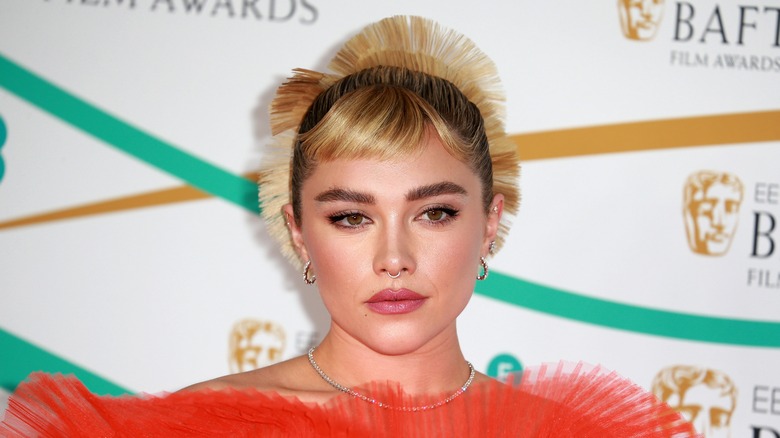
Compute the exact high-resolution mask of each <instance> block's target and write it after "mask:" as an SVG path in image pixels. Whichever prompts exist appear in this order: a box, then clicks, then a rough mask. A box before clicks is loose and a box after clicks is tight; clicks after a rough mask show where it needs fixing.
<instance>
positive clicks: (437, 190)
mask: <svg viewBox="0 0 780 438" xmlns="http://www.w3.org/2000/svg"><path fill="white" fill-rule="evenodd" d="M468 194H469V193H468V192H467V191H466V189H464V188H463V187H461V186H459V185H458V184H455V183H454V182H449V181H443V182H440V183H435V184H429V185H427V186H422V187H417V188H415V189H412V190H410V191H409V192H408V193H407V194H406V200H407V201H417V200H419V199H425V198H431V197H434V196H439V195H463V196H466V195H468Z"/></svg>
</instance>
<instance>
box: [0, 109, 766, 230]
mask: <svg viewBox="0 0 780 438" xmlns="http://www.w3.org/2000/svg"><path fill="white" fill-rule="evenodd" d="M511 138H512V140H514V141H515V143H517V144H518V145H519V146H518V148H519V149H520V158H521V160H522V161H532V160H542V159H549V158H566V157H576V156H583V155H595V154H608V153H616V152H635V151H646V150H659V149H673V148H680V147H695V146H715V145H724V144H738V143H754V142H761V141H777V140H780V110H778V111H764V112H754V113H743V114H726V115H717V116H703V117H688V118H682V119H671V120H654V121H647V122H634V123H622V124H616V125H605V126H592V127H587V128H575V129H563V130H559V131H545V132H536V133H527V134H517V135H513V136H512V137H511ZM244 177H245V178H248V179H250V180H256V178H257V175H256V174H248V175H244ZM209 197H211V195H209V194H207V193H204V192H202V191H200V190H198V189H196V188H194V187H191V186H183V187H177V188H172V189H166V190H160V191H156V192H150V193H144V194H140V195H134V196H128V197H123V198H118V199H114V200H109V201H101V202H96V203H93V204H87V205H83V206H79V207H73V208H66V209H63V210H57V211H54V212H50V213H43V214H38V215H33V216H27V217H22V218H18V219H13V220H10V221H6V222H0V230H2V229H8V228H15V227H21V226H25V225H32V224H40V223H44V222H51V221H57V220H63V219H72V218H77V217H83V216H91V215H95V214H103V213H112V212H117V211H122V210H132V209H136V208H143V207H152V206H155V205H165V204H172V203H176V202H186V201H195V200H198V199H205V198H209Z"/></svg>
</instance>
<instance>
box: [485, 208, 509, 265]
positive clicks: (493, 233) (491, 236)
mask: <svg viewBox="0 0 780 438" xmlns="http://www.w3.org/2000/svg"><path fill="white" fill-rule="evenodd" d="M502 214H504V195H502V194H501V193H498V194H496V195H495V196H493V201H492V202H491V203H490V209H489V210H488V215H487V221H486V222H485V237H484V239H483V241H482V254H483V257H487V256H489V255H490V243H491V242H495V240H496V238H497V237H498V228H499V225H500V224H501V215H502Z"/></svg>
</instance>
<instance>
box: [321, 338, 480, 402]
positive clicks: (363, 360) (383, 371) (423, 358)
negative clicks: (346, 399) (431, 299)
mask: <svg viewBox="0 0 780 438" xmlns="http://www.w3.org/2000/svg"><path fill="white" fill-rule="evenodd" d="M314 356H315V359H316V361H317V363H318V365H319V366H320V368H321V369H322V370H323V371H324V372H325V373H326V374H327V375H328V376H329V377H330V378H331V379H333V380H334V381H336V382H338V383H339V384H341V385H343V386H346V387H348V388H357V387H360V386H361V385H364V384H367V383H370V382H397V383H399V384H401V387H402V388H403V389H404V391H405V392H406V393H408V394H412V395H420V394H439V393H447V392H452V391H455V390H456V389H457V388H459V387H461V386H462V385H463V383H464V382H465V381H466V379H467V378H468V376H469V368H468V366H467V365H466V359H465V358H464V357H463V353H462V352H461V349H460V344H459V343H458V337H457V333H456V330H455V324H454V323H453V325H452V327H451V328H448V329H447V330H445V332H443V333H442V334H441V335H440V336H438V337H437V338H436V339H433V340H431V341H430V342H428V343H427V344H426V345H424V346H421V347H419V348H417V349H415V350H413V351H408V352H403V353H400V354H395V353H393V354H389V353H383V352H380V351H377V350H376V349H373V348H371V347H370V346H368V345H366V344H364V343H362V342H360V341H358V340H357V339H355V338H353V337H351V336H349V335H347V334H346V333H345V332H344V331H343V330H341V329H340V328H339V327H338V326H337V325H336V324H332V325H331V329H330V331H329V332H328V334H327V335H326V336H325V339H323V341H322V343H321V344H320V345H319V346H318V347H317V349H316V351H315V353H314ZM312 372H314V370H312ZM323 383H324V381H323Z"/></svg>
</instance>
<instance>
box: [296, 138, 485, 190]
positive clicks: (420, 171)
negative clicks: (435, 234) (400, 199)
mask: <svg viewBox="0 0 780 438" xmlns="http://www.w3.org/2000/svg"><path fill="white" fill-rule="evenodd" d="M442 181H450V182H454V183H456V184H459V185H461V186H462V187H463V188H465V189H466V191H467V195H468V196H471V197H475V198H478V197H479V195H480V187H481V182H480V180H479V178H478V176H477V175H476V174H475V173H474V172H473V171H472V170H471V168H469V167H468V166H467V165H466V164H465V163H463V162H461V161H460V160H458V159H457V158H455V157H453V156H452V155H451V154H450V153H449V152H447V150H446V149H445V148H444V146H443V145H442V143H441V140H439V138H438V137H436V136H429V137H428V138H427V139H426V140H424V141H423V143H422V144H421V147H420V148H419V151H417V152H414V153H411V154H403V155H402V156H398V157H393V158H391V159H378V158H359V159H346V158H345V159H336V160H332V161H326V162H321V163H318V164H317V167H316V168H315V170H314V172H312V174H311V176H310V177H309V178H308V179H307V180H306V181H305V182H304V184H303V195H304V198H311V197H314V196H316V195H317V194H318V193H319V192H321V191H324V190H329V189H332V188H335V187H338V188H349V189H351V190H357V191H361V192H366V193H371V194H373V195H375V196H379V197H381V196H383V195H388V196H396V195H399V194H400V195H403V194H406V193H407V192H408V190H410V189H412V188H416V187H420V186H424V185H429V184H434V183H438V182H442Z"/></svg>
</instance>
